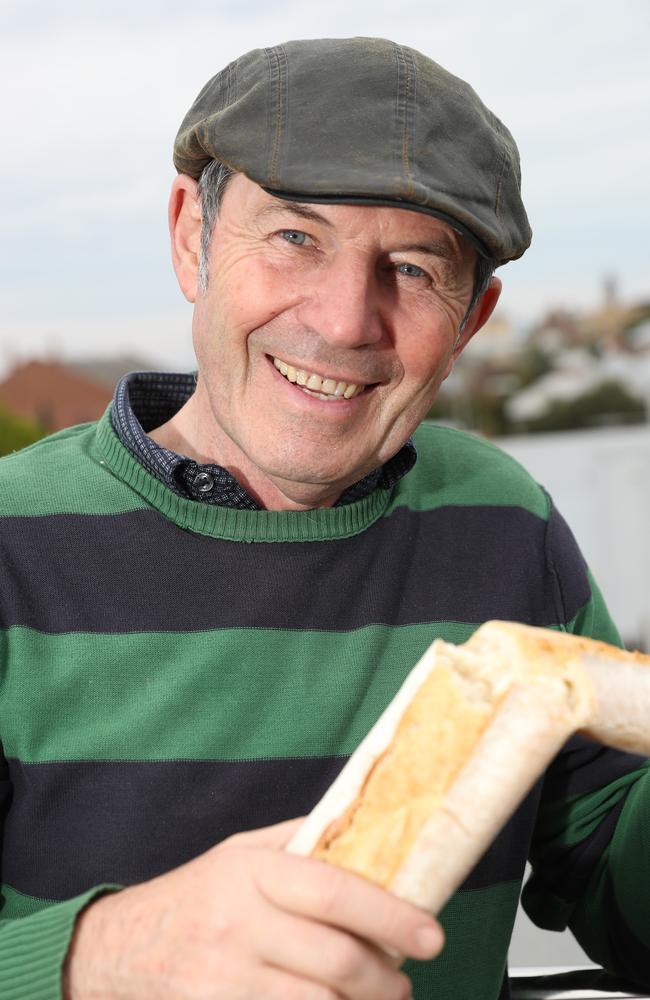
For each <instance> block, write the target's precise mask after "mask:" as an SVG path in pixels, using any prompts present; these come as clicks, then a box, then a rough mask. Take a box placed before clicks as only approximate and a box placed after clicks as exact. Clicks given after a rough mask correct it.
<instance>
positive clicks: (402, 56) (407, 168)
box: [397, 46, 413, 197]
mask: <svg viewBox="0 0 650 1000" xmlns="http://www.w3.org/2000/svg"><path fill="white" fill-rule="evenodd" d="M397 57H398V65H399V67H400V69H401V68H402V66H403V67H404V70H405V72H406V84H405V88H404V106H403V121H402V170H403V171H404V177H405V179H406V181H407V183H408V186H407V189H406V196H407V197H408V196H409V195H412V194H413V177H412V176H411V164H410V161H409V114H408V113H409V98H410V93H411V76H412V66H411V62H410V60H409V59H408V58H407V56H406V52H405V51H404V49H403V48H402V46H398V47H397ZM400 75H401V74H400ZM398 86H399V83H398Z"/></svg>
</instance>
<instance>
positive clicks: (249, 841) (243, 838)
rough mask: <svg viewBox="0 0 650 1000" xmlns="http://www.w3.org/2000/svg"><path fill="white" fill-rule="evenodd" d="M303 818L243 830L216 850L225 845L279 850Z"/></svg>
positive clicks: (286, 842) (287, 841)
mask: <svg viewBox="0 0 650 1000" xmlns="http://www.w3.org/2000/svg"><path fill="white" fill-rule="evenodd" d="M304 819H305V817H304V816H298V817H296V818H295V819H286V820H284V821H283V822H282V823H275V824H274V825H273V826H264V827H261V828H260V829H258V830H245V831H244V832H243V833H235V834H234V835H233V836H232V837H228V839H227V840H224V841H222V842H221V844H218V845H217V848H222V847H225V846H226V845H229V846H230V845H233V844H236V845H237V846H241V847H270V848H278V849H281V848H283V847H286V845H287V844H288V843H289V841H290V840H291V838H292V836H293V835H294V833H295V832H296V830H297V829H298V827H299V826H300V824H301V823H303V822H304Z"/></svg>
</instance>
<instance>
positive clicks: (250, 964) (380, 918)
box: [63, 820, 443, 1000]
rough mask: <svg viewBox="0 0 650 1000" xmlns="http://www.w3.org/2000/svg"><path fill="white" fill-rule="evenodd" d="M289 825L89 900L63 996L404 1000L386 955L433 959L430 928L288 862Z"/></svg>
mask: <svg viewBox="0 0 650 1000" xmlns="http://www.w3.org/2000/svg"><path fill="white" fill-rule="evenodd" d="M298 822H300V821H299V820H292V821H290V822H288V823H280V824H278V825H277V826H273V827H268V828H266V829H263V830H255V831H253V832H251V833H244V834H239V835H237V836H235V837H231V838H230V839H229V840H225V841H224V842H223V843H222V844H219V845H217V846H216V847H214V848H212V849H211V850H209V851H207V852H206V853H205V854H203V855H201V856H200V857H198V858H196V859H195V860H193V861H190V862H189V863H188V864H186V865H183V866H182V867H180V868H177V869H175V870H174V871H171V872H168V873H167V874H165V875H161V876H160V877H159V878H155V879H153V880H152V881H150V882H144V883H142V884H141V885H137V886H133V887H132V888H130V889H125V890H123V891H122V892H119V893H116V894H114V895H108V896H103V897H102V898H100V899H98V900H97V901H96V902H94V903H92V904H91V905H90V906H89V907H88V908H87V909H86V910H85V911H84V912H83V913H82V914H81V916H80V917H79V919H78V921H77V927H76V930H75V934H74V937H73V941H72V944H71V947H70V951H69V953H68V958H67V960H66V964H65V969H64V980H63V982H64V997H65V1000H163V998H164V1000H199V998H200V1000H267V998H268V1000H334V998H337V1000H341V998H344V1000H407V998H408V997H410V995H411V991H410V983H409V981H408V979H407V977H406V976H404V975H403V974H402V973H400V972H398V971H397V970H396V969H395V968H394V966H393V965H392V964H391V960H390V958H389V957H388V955H387V954H386V952H385V951H384V949H388V950H389V951H393V952H397V953H399V954H400V955H409V956H412V957H414V958H432V957H433V956H434V955H436V954H437V953H438V952H439V951H440V949H441V948H442V943H443V937H442V931H441V929H440V927H439V925H438V924H437V923H436V921H435V920H433V919H432V918H431V917H429V916H428V915H427V914H425V913H424V912H423V911H422V910H418V909H417V908H416V907H414V906H411V905H410V904H408V903H404V902H402V901H401V900H398V899H396V898H395V897H394V896H392V895H390V894H389V893H387V892H385V891H384V890H383V889H380V888H378V887H377V886H374V885H372V884H371V883H369V882H367V881H366V880H364V879H362V878H359V877H358V876H356V875H353V874H351V873H350V872H346V871H343V870H340V869H337V868H334V867H332V866H330V865H327V864H325V863H324V862H322V861H315V860H313V859H311V858H301V857H296V856H294V855H291V854H286V853H285V852H284V851H283V850H282V848H283V847H284V845H285V844H286V843H287V842H288V841H289V839H290V837H291V835H292V834H293V832H294V831H295V829H296V826H297V823H298Z"/></svg>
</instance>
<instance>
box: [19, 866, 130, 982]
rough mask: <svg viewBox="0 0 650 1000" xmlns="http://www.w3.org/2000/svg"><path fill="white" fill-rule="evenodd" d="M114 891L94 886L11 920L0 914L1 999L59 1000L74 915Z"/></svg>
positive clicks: (114, 888) (106, 887)
mask: <svg viewBox="0 0 650 1000" xmlns="http://www.w3.org/2000/svg"><path fill="white" fill-rule="evenodd" d="M118 888H119V886H113V885H104V886H95V887H94V888H93V889H90V890H88V891H87V892H85V893H82V894H81V895H79V896H75V897H74V898H73V899H67V900H64V901H63V902H60V903H54V904H51V905H49V906H45V907H44V908H43V909H41V910H38V911H37V912H35V913H31V914H30V915H28V916H23V917H18V918H15V919H11V918H5V917H2V915H1V913H0V983H1V984H2V989H1V990H0V993H1V995H2V998H3V1000H61V996H62V989H61V972H62V969H63V962H64V960H65V956H66V954H67V951H68V948H69V946H70V941H71V938H72V932H73V930H74V925H75V921H76V919H77V916H78V915H79V914H80V913H81V911H82V910H83V909H84V908H85V907H86V906H88V904H89V903H91V902H92V901H93V900H94V899H96V898H98V897H99V896H101V895H104V894H105V893H106V892H112V891H115V890H117V889H118ZM3 902H4V899H3Z"/></svg>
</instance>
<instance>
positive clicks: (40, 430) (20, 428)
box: [0, 405, 47, 455]
mask: <svg viewBox="0 0 650 1000" xmlns="http://www.w3.org/2000/svg"><path fill="white" fill-rule="evenodd" d="M46 434H47V430H46V429H45V427H42V426H41V425H40V424H36V423H33V422H32V421H31V420H26V419H25V418H24V417H19V416H17V415H16V414H15V413H10V412H9V410H5V409H4V407H2V406H1V405H0V455H10V454H11V453H12V452H13V451H18V450H19V449H20V448H25V447H27V445H28V444H33V443H34V441H38V440H39V439H40V438H42V437H45V435H46Z"/></svg>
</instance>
